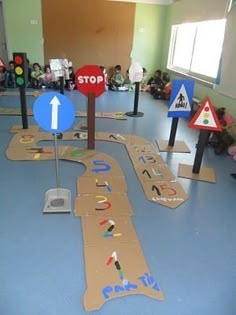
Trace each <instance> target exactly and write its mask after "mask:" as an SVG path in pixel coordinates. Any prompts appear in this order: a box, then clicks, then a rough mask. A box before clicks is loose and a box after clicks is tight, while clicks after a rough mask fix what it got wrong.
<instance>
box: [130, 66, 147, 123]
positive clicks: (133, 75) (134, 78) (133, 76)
mask: <svg viewBox="0 0 236 315" xmlns="http://www.w3.org/2000/svg"><path fill="white" fill-rule="evenodd" d="M142 78H143V68H142V67H141V66H140V64H138V63H132V64H131V66H130V68H129V79H130V81H131V82H134V84H135V92H134V109H133V111H132V112H127V113H126V115H127V116H130V117H142V116H143V115H144V114H143V113H142V112H139V111H138V101H139V92H140V82H141V81H142Z"/></svg>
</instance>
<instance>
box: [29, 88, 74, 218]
mask: <svg viewBox="0 0 236 315" xmlns="http://www.w3.org/2000/svg"><path fill="white" fill-rule="evenodd" d="M33 114H34V118H35V120H36V122H37V123H38V125H39V126H40V127H41V128H43V129H44V130H46V131H48V132H50V133H53V136H54V152H55V164H56V181H57V188H56V189H50V190H48V191H47V192H46V198H45V206H44V210H43V212H44V213H55V212H56V213H58V212H71V197H70V196H71V193H70V191H69V190H68V189H63V188H60V187H61V179H60V172H59V158H58V145H57V133H62V132H63V131H65V130H67V129H69V128H70V127H71V125H72V124H73V122H74V118H75V109H74V105H73V104H72V103H71V101H70V100H69V99H68V98H67V97H65V96H64V95H62V94H59V93H54V92H50V93H45V94H43V95H42V96H40V97H39V98H38V99H37V100H36V101H35V103H34V108H33Z"/></svg>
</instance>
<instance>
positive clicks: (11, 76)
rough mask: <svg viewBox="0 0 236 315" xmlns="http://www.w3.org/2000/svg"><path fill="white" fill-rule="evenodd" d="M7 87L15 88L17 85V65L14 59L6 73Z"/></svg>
mask: <svg viewBox="0 0 236 315" xmlns="http://www.w3.org/2000/svg"><path fill="white" fill-rule="evenodd" d="M5 75H6V76H5V87H6V88H15V87H16V77H15V66H14V61H10V62H9V68H8V69H7V71H6V74H5Z"/></svg>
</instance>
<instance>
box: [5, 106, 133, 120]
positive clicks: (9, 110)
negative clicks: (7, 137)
mask: <svg viewBox="0 0 236 315" xmlns="http://www.w3.org/2000/svg"><path fill="white" fill-rule="evenodd" d="M27 115H28V116H33V112H32V109H28V110H27ZM0 116H21V110H20V108H13V107H8V106H4V107H0ZM75 117H87V112H82V111H80V110H78V111H76V113H75ZM95 117H96V118H110V119H116V120H127V117H126V116H125V112H96V113H95Z"/></svg>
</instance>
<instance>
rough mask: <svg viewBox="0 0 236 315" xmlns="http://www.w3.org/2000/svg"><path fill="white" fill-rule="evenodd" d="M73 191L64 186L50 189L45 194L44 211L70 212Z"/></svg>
mask: <svg viewBox="0 0 236 315" xmlns="http://www.w3.org/2000/svg"><path fill="white" fill-rule="evenodd" d="M70 212H71V192H70V190H68V189H64V188H54V189H49V190H48V191H47V192H46V195H45V205H44V209H43V213H70Z"/></svg>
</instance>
